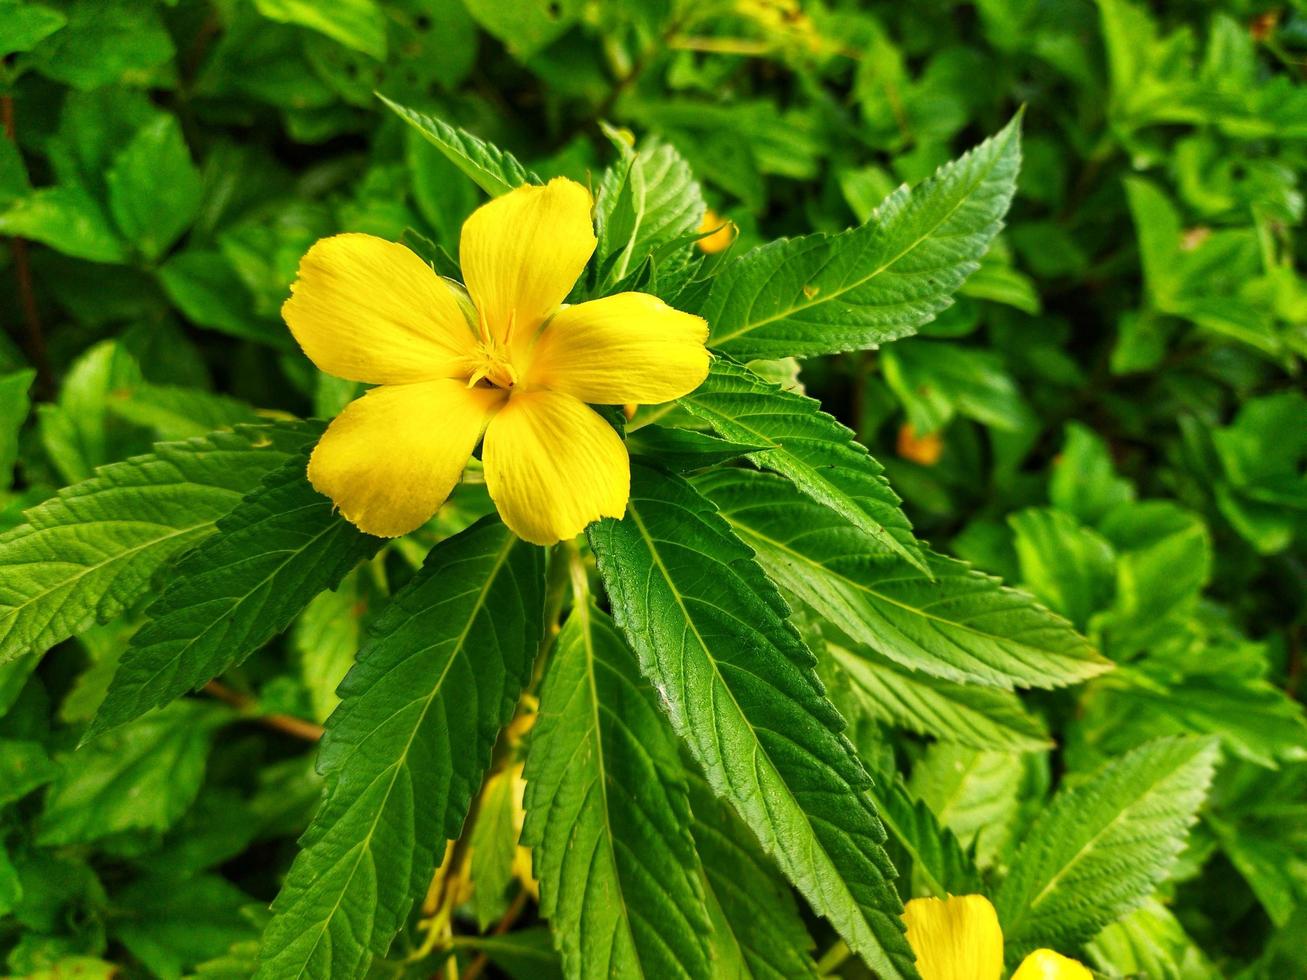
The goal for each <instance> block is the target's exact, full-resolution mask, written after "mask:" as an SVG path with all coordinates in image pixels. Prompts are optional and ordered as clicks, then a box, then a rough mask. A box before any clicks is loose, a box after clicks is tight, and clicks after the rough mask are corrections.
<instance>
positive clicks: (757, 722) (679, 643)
mask: <svg viewBox="0 0 1307 980" xmlns="http://www.w3.org/2000/svg"><path fill="white" fill-rule="evenodd" d="M632 475H633V480H632V490H631V499H630V502H629V504H628V506H627V512H626V517H625V518H624V519H623V520H621V521H615V520H612V519H606V520H604V521H601V522H599V523H596V524H593V525H591V527H590V530H589V536H590V542H591V545H592V547H593V548H594V550H595V553H596V555H597V556H598V560H599V570H600V572H601V574H602V575H603V579H604V584H605V585H606V586H607V589H608V595H609V598H610V600H611V603H612V608H613V616H614V618H615V619H616V620H617V623H618V624H619V625H620V626H621V628H622V630H623V632H624V633H625V634H626V637H627V639H628V641H629V642H630V643H631V646H632V648H633V649H634V650H635V651H636V654H637V655H638V657H639V660H640V669H641V671H642V672H643V673H644V674H645V676H646V677H648V678H649V679H650V681H651V682H652V683H653V685H654V688H655V689H656V690H657V691H658V693H659V697H660V701H661V702H662V704H663V707H664V710H666V711H667V714H668V716H669V717H670V718H671V720H672V727H673V728H674V729H675V730H676V732H677V734H678V735H680V736H681V738H682V739H684V740H685V741H686V743H687V745H688V746H689V748H690V751H691V753H692V755H693V756H694V758H695V759H696V761H698V763H699V764H700V765H701V766H702V767H703V769H704V772H705V775H706V776H707V777H708V781H709V782H710V783H711V784H712V787H713V790H714V791H715V792H716V793H717V794H718V795H720V796H722V797H723V798H725V799H727V800H728V801H729V802H730V803H731V804H732V805H733V806H734V807H735V809H736V811H737V812H738V813H739V814H740V816H741V817H742V818H743V819H744V822H745V823H746V824H747V825H748V826H749V827H750V829H752V830H753V832H754V833H755V834H756V835H757V836H758V839H759V840H760V841H761V842H762V846H763V849H764V850H765V851H766V852H767V853H768V854H770V855H771V856H772V857H773V858H774V859H775V860H776V862H777V864H778V865H779V866H780V868H781V870H782V871H783V872H784V873H785V874H786V875H787V876H788V877H789V879H790V880H791V881H793V882H794V883H795V885H797V886H798V888H799V890H800V891H801V892H802V893H803V894H804V896H805V897H806V898H807V899H808V901H809V902H810V903H811V904H812V906H813V908H814V909H815V910H816V911H817V912H818V913H819V914H821V915H824V916H826V917H827V918H828V919H830V921H831V923H832V925H834V926H835V928H836V929H837V930H838V931H839V933H840V935H841V936H842V937H843V938H844V939H845V941H846V942H848V944H849V946H850V948H851V949H853V950H854V951H855V952H857V953H858V954H860V955H861V956H862V957H863V958H864V959H865V960H866V961H867V962H868V964H870V965H871V966H872V967H873V968H874V969H875V970H877V971H878V972H879V973H880V975H881V976H883V977H885V978H887V980H888V978H897V977H912V976H914V975H915V970H914V969H913V966H912V963H913V956H912V952H911V950H910V949H909V948H908V946H907V942H906V941H905V939H904V938H903V932H902V929H903V926H902V923H901V922H900V920H899V915H900V913H901V911H902V908H901V906H900V904H899V900H898V897H897V895H895V893H894V889H893V886H892V885H891V879H892V877H893V875H894V870H893V867H892V866H891V865H890V863H889V860H888V858H887V857H886V855H885V852H884V850H883V849H882V847H881V844H882V843H883V842H884V840H885V831H884V829H883V828H882V827H881V825H880V822H879V820H878V819H877V817H876V813H875V811H874V810H873V809H872V807H871V805H870V803H869V802H868V801H867V798H866V796H865V791H866V789H867V786H868V784H869V782H870V780H869V777H868V776H867V773H866V770H865V769H863V767H862V765H861V763H860V762H859V761H858V759H857V756H856V755H855V753H854V751H853V747H852V746H851V745H850V744H849V742H848V740H847V739H846V738H844V736H843V735H842V734H841V730H842V728H843V726H844V723H843V721H842V719H841V718H840V717H839V714H838V712H836V710H835V709H834V707H833V706H832V705H831V703H830V702H829V701H828V700H826V698H825V696H824V695H823V693H822V691H821V687H820V684H819V682H818V681H817V678H816V674H815V672H814V670H813V667H814V663H815V661H814V658H813V656H812V654H811V653H810V652H809V651H808V650H807V649H806V648H805V647H804V645H803V643H802V641H801V640H800V639H799V636H798V633H797V632H796V631H795V630H794V628H793V627H792V626H791V625H790V624H789V622H788V621H787V619H786V615H787V610H786V608H785V604H784V602H783V600H782V599H781V597H780V595H779V594H778V593H777V592H776V590H775V588H774V587H773V586H772V585H771V583H770V582H768V581H767V579H766V577H765V576H764V575H763V574H762V570H761V569H760V568H759V567H758V566H757V565H756V564H755V563H754V561H753V556H752V554H751V553H750V551H749V549H748V548H746V547H745V546H744V545H742V544H740V542H739V541H738V540H736V539H735V537H734V536H733V535H732V534H731V531H730V528H729V527H728V526H727V525H726V523H725V522H724V521H722V519H721V518H720V517H718V516H717V515H716V513H715V512H714V508H713V507H712V505H711V504H710V503H709V502H708V501H707V500H705V499H704V498H703V497H701V496H699V495H698V494H697V493H696V492H695V491H694V490H693V488H691V487H690V486H689V485H688V484H687V483H685V482H684V481H683V480H681V479H679V478H678V477H674V476H671V475H670V474H667V473H663V472H660V471H658V470H654V469H651V468H649V467H647V466H644V465H641V464H638V463H637V464H634V465H633V466H632Z"/></svg>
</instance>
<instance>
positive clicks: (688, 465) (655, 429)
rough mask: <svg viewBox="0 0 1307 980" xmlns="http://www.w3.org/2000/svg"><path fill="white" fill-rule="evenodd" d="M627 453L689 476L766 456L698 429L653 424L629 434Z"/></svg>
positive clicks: (749, 446)
mask: <svg viewBox="0 0 1307 980" xmlns="http://www.w3.org/2000/svg"><path fill="white" fill-rule="evenodd" d="M626 449H627V452H629V453H630V454H631V455H632V456H647V457H649V458H650V459H654V460H657V461H658V462H659V463H662V465H663V466H665V467H667V468H668V469H672V470H676V471H677V472H679V473H688V472H691V471H693V470H702V469H706V468H708V467H709V466H715V465H717V464H718V463H725V462H728V461H730V460H732V459H738V458H739V457H741V456H746V455H748V454H749V453H754V452H762V451H764V450H765V449H766V447H765V446H759V445H758V444H756V443H754V444H748V443H742V442H731V441H730V440H729V439H718V438H717V437H716V436H714V435H709V434H708V433H706V432H699V431H698V430H696V429H676V428H672V427H671V426H665V425H656V424H650V425H642V426H641V427H640V428H638V429H635V430H633V431H628V432H627V434H626Z"/></svg>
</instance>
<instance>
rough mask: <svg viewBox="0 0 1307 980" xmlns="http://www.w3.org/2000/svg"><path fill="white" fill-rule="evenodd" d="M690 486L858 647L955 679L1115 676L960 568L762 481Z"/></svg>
mask: <svg viewBox="0 0 1307 980" xmlns="http://www.w3.org/2000/svg"><path fill="white" fill-rule="evenodd" d="M697 486H699V488H700V489H701V490H702V491H703V492H704V493H706V494H707V495H708V497H709V498H711V499H712V501H713V502H714V503H715V504H717V506H718V507H719V508H720V509H721V511H722V516H723V517H724V518H725V519H726V521H727V522H728V523H729V524H730V525H731V527H732V528H733V529H734V530H735V532H736V533H737V534H738V535H739V536H740V538H741V540H743V541H744V542H745V543H746V544H747V545H749V547H751V548H752V549H753V550H754V551H755V552H756V553H757V555H758V560H759V561H760V562H761V563H762V565H763V567H764V568H765V569H766V570H767V572H768V574H769V575H770V576H771V577H772V578H773V579H774V580H775V581H776V582H777V583H778V584H779V585H780V586H781V587H782V588H783V589H785V590H786V591H787V592H789V593H791V594H793V595H794V596H797V597H798V598H799V599H800V600H801V601H802V602H803V603H804V604H805V605H807V606H809V607H811V608H812V609H813V610H814V611H815V612H816V613H818V614H819V615H820V616H822V617H823V618H825V619H826V620H827V621H828V622H829V623H830V624H832V625H833V626H834V627H835V628H836V629H838V630H839V631H840V632H841V633H844V634H845V635H847V636H848V637H849V638H850V639H851V640H853V641H855V642H856V643H858V644H862V645H865V646H867V647H869V648H871V649H872V650H874V651H875V652H876V653H879V654H880V655H882V656H884V657H887V658H889V659H890V660H892V661H894V662H895V663H897V664H900V665H901V666H903V667H906V668H908V669H909V670H914V671H922V672H923V673H925V674H929V675H931V676H933V677H937V678H941V679H943V680H946V681H952V682H954V683H959V684H980V685H985V686H988V687H996V688H1007V689H1011V688H1013V687H1061V686H1063V685H1066V684H1074V683H1076V682H1078V681H1082V680H1085V679H1087V678H1089V677H1093V676H1095V675H1097V674H1100V673H1102V672H1103V671H1105V670H1107V669H1110V666H1111V665H1110V664H1109V663H1108V662H1107V661H1105V660H1104V659H1103V658H1102V657H1101V656H1100V655H1099V654H1098V653H1097V652H1096V651H1095V650H1094V648H1093V647H1092V646H1090V645H1089V643H1088V641H1086V640H1085V639H1084V638H1083V637H1081V636H1080V635H1079V634H1077V633H1076V632H1075V631H1074V630H1073V629H1072V628H1071V626H1070V624H1069V623H1067V622H1066V621H1065V620H1063V619H1062V618H1060V617H1059V616H1056V615H1054V614H1053V613H1051V612H1049V611H1048V610H1047V609H1045V608H1044V607H1042V606H1040V605H1039V604H1037V603H1036V602H1035V601H1034V600H1033V599H1031V598H1030V596H1028V595H1026V594H1024V593H1022V592H1017V591H1015V590H1012V589H1008V588H1005V587H1004V586H1003V584H1002V583H1001V582H1000V581H999V580H998V579H996V578H993V577H991V576H989V575H984V574H982V573H980V572H977V571H975V570H973V569H972V568H971V567H970V566H968V565H966V564H964V563H963V562H959V561H956V560H954V559H951V558H945V557H943V556H941V555H934V554H931V555H929V556H928V560H929V563H930V568H931V571H932V572H933V574H934V578H933V579H928V578H926V577H925V576H924V575H922V574H921V573H920V572H918V571H916V570H915V569H913V568H911V567H910V566H908V565H906V563H904V562H903V561H902V560H900V559H898V558H897V557H895V556H893V555H887V554H885V553H884V552H883V551H880V552H878V551H877V548H876V543H875V542H872V541H869V540H868V539H867V537H866V536H865V535H864V534H862V533H861V532H860V531H858V530H857V529H856V528H852V527H850V526H849V525H847V524H846V523H845V522H843V521H841V520H840V519H839V518H838V516H836V515H835V514H834V513H833V512H832V511H829V510H827V509H825V508H823V507H818V506H816V505H815V504H813V503H812V502H811V501H809V500H805V499H804V498H803V497H801V496H800V495H799V494H797V493H796V492H795V491H794V489H793V488H792V487H789V486H787V485H786V484H785V483H784V482H783V481H781V480H778V479H777V478H776V477H773V476H770V475H768V474H761V473H750V472H748V471H745V470H718V471H715V472H712V473H709V474H706V475H705V476H703V477H701V478H700V479H699V481H698V482H697Z"/></svg>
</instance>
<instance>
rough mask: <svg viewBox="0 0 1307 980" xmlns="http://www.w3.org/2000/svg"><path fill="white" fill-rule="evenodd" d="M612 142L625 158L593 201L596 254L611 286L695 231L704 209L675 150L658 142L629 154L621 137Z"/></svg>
mask: <svg viewBox="0 0 1307 980" xmlns="http://www.w3.org/2000/svg"><path fill="white" fill-rule="evenodd" d="M608 132H609V136H610V138H612V137H613V136H614V134H613V132H612V131H611V130H609V131H608ZM613 142H614V143H615V144H617V145H618V146H619V147H620V148H621V149H622V156H621V159H619V160H618V161H617V163H615V164H614V165H613V166H612V167H611V168H609V169H608V170H607V171H606V172H605V173H604V177H603V179H602V180H601V181H600V184H599V193H598V196H597V198H596V200H595V224H596V226H597V238H598V244H597V246H596V248H595V255H596V256H597V261H598V266H599V269H600V275H601V280H602V283H603V284H607V285H611V284H612V283H616V282H619V281H620V280H621V279H622V278H623V277H624V276H626V274H627V273H628V272H629V271H631V270H633V269H634V268H635V267H636V265H638V264H639V263H640V262H641V261H643V260H644V258H645V257H646V256H648V255H649V254H650V253H652V252H654V251H656V250H657V249H658V248H660V247H661V246H663V245H666V244H668V243H669V242H673V241H675V240H677V239H678V238H682V237H684V236H685V235H687V234H689V233H690V232H693V231H695V230H696V229H697V228H698V227H699V222H700V220H702V218H703V214H704V209H705V205H704V201H703V193H702V192H701V191H700V190H699V185H698V183H697V182H696V181H695V179H694V174H693V173H691V171H690V166H689V164H687V163H686V162H685V160H683V159H682V158H681V155H680V154H679V153H677V152H676V150H675V149H674V148H673V147H671V146H669V145H667V144H666V143H656V142H654V143H651V144H649V145H648V146H641V147H639V148H637V149H631V148H630V147H629V146H628V145H627V144H626V142H625V141H624V140H622V139H621V138H620V137H616V138H614V139H613Z"/></svg>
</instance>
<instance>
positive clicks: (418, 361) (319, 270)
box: [281, 234, 476, 384]
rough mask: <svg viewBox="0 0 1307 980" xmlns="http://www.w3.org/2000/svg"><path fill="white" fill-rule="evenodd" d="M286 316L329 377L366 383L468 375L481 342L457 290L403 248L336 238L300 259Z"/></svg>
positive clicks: (359, 238)
mask: <svg viewBox="0 0 1307 980" xmlns="http://www.w3.org/2000/svg"><path fill="white" fill-rule="evenodd" d="M290 288H291V297H290V299H288V300H286V302H285V304H284V305H283V306H282V308H281V315H282V316H283V317H284V318H285V320H286V324H287V325H288V326H289V327H290V330H291V333H293V334H294V335H295V339H296V340H297V341H299V345H300V347H302V348H304V353H305V354H307V355H308V356H309V360H311V361H312V362H313V363H314V364H316V365H317V366H318V367H320V368H321V369H322V370H323V371H326V372H327V373H328V374H334V375H335V376H336V377H338V378H346V379H348V380H350V381H365V382H367V383H368V384H406V383H409V382H413V381H432V380H434V379H436V378H451V377H455V376H458V375H459V374H460V373H461V374H463V375H466V373H467V370H468V368H467V363H468V357H469V355H470V354H471V352H472V350H473V348H474V345H475V342H476V338H475V336H474V335H473V333H472V328H471V325H470V324H469V323H468V322H467V317H465V316H464V315H463V312H462V310H461V309H460V308H459V305H458V301H457V300H456V299H455V298H454V294H453V291H452V290H451V289H450V287H449V286H448V285H447V284H446V283H445V282H444V280H442V279H441V278H440V277H439V276H438V275H436V274H435V272H433V271H432V270H431V268H430V266H428V265H427V264H426V263H425V262H423V261H422V260H421V259H420V258H418V257H417V255H415V254H414V253H413V252H411V251H409V250H408V249H407V248H405V247H404V246H403V245H399V244H396V243H395V242H388V241H386V240H385V239H384V238H377V237H376V236H374V235H355V234H350V235H335V236H333V237H331V238H324V239H322V240H321V241H318V242H316V243H314V245H313V247H312V248H310V249H309V250H308V252H307V254H305V256H304V258H302V259H300V267H299V278H298V279H297V280H296V281H295V283H294V285H292V286H291V287H290Z"/></svg>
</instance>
